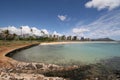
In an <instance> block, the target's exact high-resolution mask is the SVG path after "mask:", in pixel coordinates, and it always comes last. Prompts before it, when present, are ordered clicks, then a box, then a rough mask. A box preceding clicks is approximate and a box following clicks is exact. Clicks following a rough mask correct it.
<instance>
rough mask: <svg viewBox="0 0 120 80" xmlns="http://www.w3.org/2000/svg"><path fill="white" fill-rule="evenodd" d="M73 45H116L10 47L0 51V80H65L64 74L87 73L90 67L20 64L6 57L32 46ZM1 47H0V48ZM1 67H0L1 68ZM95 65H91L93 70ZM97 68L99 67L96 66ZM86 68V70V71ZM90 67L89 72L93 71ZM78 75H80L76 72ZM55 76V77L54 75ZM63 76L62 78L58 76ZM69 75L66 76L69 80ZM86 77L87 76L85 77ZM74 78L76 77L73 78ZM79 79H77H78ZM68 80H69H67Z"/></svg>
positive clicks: (43, 43)
mask: <svg viewBox="0 0 120 80" xmlns="http://www.w3.org/2000/svg"><path fill="white" fill-rule="evenodd" d="M73 43H116V42H115V41H104V42H103V41H96V42H95V41H69V42H65V41H64V42H42V43H33V44H31V43H30V44H22V45H17V46H14V47H10V48H8V49H6V50H2V51H0V80H1V79H4V80H10V79H12V80H16V79H22V80H30V79H32V80H67V79H65V78H64V75H65V74H64V73H69V72H71V71H76V70H83V71H84V72H86V71H89V67H90V66H92V65H88V67H87V65H85V66H84V65H83V66H76V65H73V66H67V67H63V66H58V65H55V64H45V63H35V62H22V61H17V60H14V59H12V58H10V57H7V56H6V55H9V54H11V52H13V54H14V51H20V50H24V49H26V48H29V47H32V46H34V45H57V44H73ZM0 47H1V46H0ZM1 65H2V66H1ZM95 66H96V64H94V65H93V68H94V67H95ZM98 67H99V65H98ZM87 68H88V69H87ZM93 68H92V67H91V69H90V70H92V69H93ZM78 73H80V72H79V71H78ZM49 74H50V75H51V76H50V75H49ZM55 74H56V75H55ZM61 74H64V75H63V76H60V75H61ZM71 74H73V75H74V73H69V74H67V76H69V78H71V76H70V75H71ZM78 76H79V75H78ZM86 76H87V75H86ZM74 78H76V76H74ZM78 78H79V77H78ZM68 80H69V79H68Z"/></svg>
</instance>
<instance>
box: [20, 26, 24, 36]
mask: <svg viewBox="0 0 120 80" xmlns="http://www.w3.org/2000/svg"><path fill="white" fill-rule="evenodd" d="M20 29H21V37H23V34H22V27H20Z"/></svg>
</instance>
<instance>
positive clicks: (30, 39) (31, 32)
mask: <svg viewBox="0 0 120 80" xmlns="http://www.w3.org/2000/svg"><path fill="white" fill-rule="evenodd" d="M30 31H31V37H30V41H31V43H32V36H33V29H30Z"/></svg>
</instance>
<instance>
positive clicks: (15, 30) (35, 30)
mask: <svg viewBox="0 0 120 80" xmlns="http://www.w3.org/2000/svg"><path fill="white" fill-rule="evenodd" d="M20 27H22V34H29V35H31V34H34V35H36V36H42V35H43V34H42V33H41V31H43V32H44V33H45V34H47V35H48V34H49V32H48V31H47V30H46V29H41V30H40V29H38V28H36V27H29V26H20ZM6 29H8V30H9V31H10V33H11V34H13V33H15V34H17V35H21V29H20V28H17V27H15V26H8V27H1V28H0V30H2V31H3V30H6ZM31 29H32V30H33V33H31Z"/></svg>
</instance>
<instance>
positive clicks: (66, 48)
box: [12, 42, 120, 64]
mask: <svg viewBox="0 0 120 80" xmlns="http://www.w3.org/2000/svg"><path fill="white" fill-rule="evenodd" d="M112 57H120V43H118V42H112V43H108V42H103V43H102V42H100V43H99V42H97V43H75V44H60V45H39V46H35V47H32V48H29V49H26V50H22V51H20V52H17V53H15V54H14V55H13V56H12V58H14V59H16V60H19V61H25V62H44V63H52V64H53V63H54V64H75V63H77V64H78V63H81V64H85V63H87V64H89V63H96V62H98V61H100V60H104V59H109V58H112Z"/></svg>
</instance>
